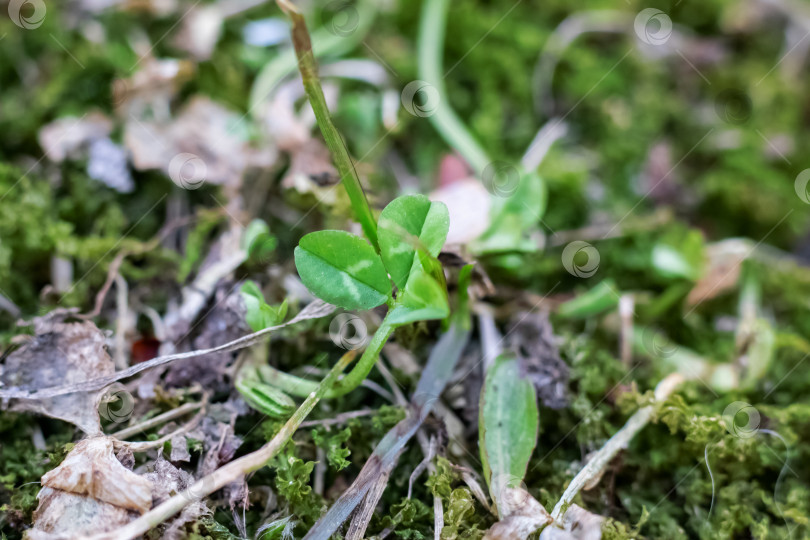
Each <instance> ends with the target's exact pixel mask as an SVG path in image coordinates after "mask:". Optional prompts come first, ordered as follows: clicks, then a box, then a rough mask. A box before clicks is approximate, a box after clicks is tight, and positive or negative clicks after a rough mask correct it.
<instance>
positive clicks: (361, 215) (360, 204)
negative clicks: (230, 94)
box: [277, 0, 380, 253]
mask: <svg viewBox="0 0 810 540" xmlns="http://www.w3.org/2000/svg"><path fill="white" fill-rule="evenodd" d="M277 3H278V5H279V7H280V8H281V9H282V10H283V11H284V12H285V13H287V15H289V17H290V20H291V21H292V41H293V46H294V47H295V54H296V56H297V57H298V70H299V71H300V72H301V79H302V80H303V82H304V90H305V91H306V93H307V98H308V99H309V103H310V105H311V106H312V110H313V112H314V113H315V118H316V120H317V121H318V126H319V127H320V128H321V133H322V134H323V138H324V140H325V141H326V146H328V147H329V153H330V154H332V159H333V160H334V161H335V165H337V168H338V172H339V173H340V178H341V181H342V182H343V187H344V188H345V189H346V193H348V195H349V200H350V201H351V203H352V208H353V209H354V213H355V217H356V218H357V220H358V221H359V222H360V225H361V226H362V227H363V232H364V233H365V234H366V237H368V239H369V241H370V242H371V245H372V246H374V249H375V250H376V251H377V252H378V253H379V251H380V246H379V243H378V242H377V222H376V220H375V219H374V214H372V212H371V207H370V206H369V205H368V200H367V199H366V194H365V192H364V191H363V186H362V185H361V184H360V179H359V178H358V177H357V171H356V170H355V169H354V163H352V158H351V157H350V156H349V151H348V149H347V148H346V143H345V142H344V141H343V138H342V137H341V136H340V133H339V132H338V130H337V128H336V127H335V124H333V123H332V117H331V116H330V114H329V108H328V107H327V105H326V99H325V98H324V96H323V89H322V88H321V82H320V79H319V78H318V66H317V64H316V62H315V56H314V54H313V52H312V42H311V41H310V38H309V30H307V24H306V21H304V16H303V15H301V12H300V11H298V8H296V7H295V6H294V5H293V4H292V3H291V2H289V1H288V0H277Z"/></svg>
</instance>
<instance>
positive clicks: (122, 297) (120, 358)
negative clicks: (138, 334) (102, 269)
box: [113, 274, 129, 369]
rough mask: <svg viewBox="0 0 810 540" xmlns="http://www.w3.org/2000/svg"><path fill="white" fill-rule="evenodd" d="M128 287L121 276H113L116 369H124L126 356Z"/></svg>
mask: <svg viewBox="0 0 810 540" xmlns="http://www.w3.org/2000/svg"><path fill="white" fill-rule="evenodd" d="M128 297H129V287H128V286H127V280H125V279H124V277H123V276H122V275H121V274H116V276H115V303H116V311H117V312H118V313H117V317H116V320H115V358H114V359H113V362H114V364H115V367H116V369H126V367H127V365H128V362H127V354H126V351H125V349H126V343H127V341H126V331H127V326H128V324H127V318H128V317H129V301H128Z"/></svg>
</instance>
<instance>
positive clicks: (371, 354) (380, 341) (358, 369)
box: [259, 319, 396, 398]
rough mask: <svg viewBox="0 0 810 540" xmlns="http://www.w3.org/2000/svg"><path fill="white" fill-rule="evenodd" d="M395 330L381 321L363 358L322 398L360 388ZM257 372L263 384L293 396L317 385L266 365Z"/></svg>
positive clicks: (311, 389) (336, 395) (310, 389)
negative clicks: (270, 385)
mask: <svg viewBox="0 0 810 540" xmlns="http://www.w3.org/2000/svg"><path fill="white" fill-rule="evenodd" d="M395 329H396V327H395V326H394V325H391V324H389V323H387V322H386V321H385V320H384V319H383V322H382V324H381V325H380V327H379V328H377V331H376V332H374V336H373V337H372V338H371V341H370V342H369V344H368V345H367V346H366V350H365V351H363V356H361V357H360V360H359V361H358V362H357V365H355V366H354V368H352V370H351V371H350V372H349V373H348V374H347V375H346V376H345V377H344V378H343V379H341V380H339V381H338V382H337V383H335V385H334V386H332V387H331V388H330V389H329V390H328V391H327V392H326V394H325V395H324V397H325V398H335V397H340V396H342V395H345V394H348V393H349V392H351V391H352V390H354V389H355V388H357V387H358V386H360V385H361V384H362V383H363V381H364V380H365V379H366V377H367V376H368V374H369V373H370V372H371V368H372V367H374V364H375V363H376V362H377V358H379V356H380V351H382V348H383V346H384V345H385V344H386V342H387V341H388V338H389V337H391V334H393V333H394V330H395ZM259 371H260V373H261V377H262V380H263V381H264V382H266V383H268V384H272V385H273V386H276V387H278V388H280V389H281V390H284V391H285V392H286V393H288V394H290V395H293V396H298V397H303V396H306V395H308V394H309V393H310V392H312V391H313V389H314V388H316V387H317V384H318V383H316V382H314V381H309V380H307V379H303V378H301V377H296V376H295V375H290V374H289V373H284V372H283V371H279V370H277V369H275V368H273V367H271V366H267V365H265V366H261V367H260V368H259Z"/></svg>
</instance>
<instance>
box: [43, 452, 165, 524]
mask: <svg viewBox="0 0 810 540" xmlns="http://www.w3.org/2000/svg"><path fill="white" fill-rule="evenodd" d="M42 485H43V486H44V487H49V488H52V489H58V490H61V491H67V492H69V493H74V494H76V495H88V496H90V497H92V498H94V499H98V500H100V501H104V502H107V503H110V504H113V505H115V506H118V507H121V508H126V509H128V510H134V511H137V512H141V513H143V512H146V511H147V510H149V508H150V507H151V506H152V483H151V482H150V481H149V480H147V479H146V478H144V477H142V476H138V475H137V474H135V473H134V472H132V471H130V470H129V469H127V468H126V467H124V466H123V465H121V463H120V462H119V461H118V459H117V458H116V457H115V455H114V454H113V439H112V437H106V436H100V437H91V438H89V439H84V440H82V441H79V442H78V443H77V444H76V446H75V447H74V448H73V450H71V451H70V453H69V454H68V455H67V457H66V458H65V460H64V461H63V462H62V463H61V464H60V465H59V466H58V467H57V468H55V469H53V470H52V471H50V472H48V473H46V474H45V476H43V477H42Z"/></svg>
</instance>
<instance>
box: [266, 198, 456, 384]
mask: <svg viewBox="0 0 810 540" xmlns="http://www.w3.org/2000/svg"><path fill="white" fill-rule="evenodd" d="M377 225H378V234H379V236H378V238H379V246H380V252H379V253H377V252H376V251H375V250H374V248H373V247H372V246H371V245H370V244H369V243H368V242H366V241H365V240H364V239H362V238H360V237H359V236H355V235H353V234H351V233H348V232H345V231H317V232H314V233H310V234H307V235H306V236H304V237H303V238H301V241H300V242H299V243H298V247H297V248H295V266H296V268H297V269H298V274H299V275H300V276H301V280H302V281H303V282H304V285H306V287H307V289H309V291H310V292H311V293H312V294H314V295H315V296H317V297H318V298H320V299H321V300H324V301H326V302H329V303H331V304H335V305H336V306H339V307H342V308H344V309H350V310H357V309H372V308H375V307H377V306H381V305H383V304H387V305H388V306H389V310H388V314H387V315H386V317H385V318H384V319H383V321H382V324H381V325H380V327H379V328H378V329H377V331H376V332H375V333H374V336H373V337H372V338H371V340H370V342H369V344H368V346H367V347H366V349H365V351H364V352H363V356H362V357H361V358H360V360H359V361H358V363H357V365H356V366H355V368H354V369H353V370H352V371H351V372H350V373H348V374H347V375H346V376H345V377H344V378H343V379H342V380H341V381H339V382H338V383H337V384H336V385H335V387H334V388H333V390H332V391H330V392H329V394H328V395H329V396H332V397H334V396H339V395H343V394H345V393H347V392H349V391H351V390H352V389H354V388H355V387H356V386H358V385H359V384H360V383H361V382H363V380H364V379H365V378H366V376H367V375H368V373H369V371H371V368H372V367H373V365H374V362H375V361H376V360H377V357H378V356H379V353H380V350H382V347H383V345H385V343H386V341H388V338H389V337H390V336H391V334H392V333H393V332H394V330H395V329H396V328H398V327H400V326H402V325H405V324H409V323H412V322H416V321H423V320H431V319H444V318H446V317H448V316H449V314H450V307H449V305H448V298H447V287H446V284H445V282H444V273H443V272H442V268H441V264H440V263H439V261H438V259H437V258H436V257H437V256H438V254H439V251H441V248H442V246H443V245H444V241H445V239H446V238H447V231H448V229H449V227H450V217H449V214H448V211H447V207H446V206H445V205H444V204H443V203H440V202H433V201H431V200H430V199H428V198H427V197H425V196H424V195H405V196H402V197H399V198H397V199H395V200H394V201H392V202H391V203H390V204H389V205H388V206H386V207H385V209H383V211H382V213H381V214H380V219H379V223H378V224H377ZM261 373H262V377H263V378H264V380H265V382H267V383H268V384H273V385H274V386H277V387H279V388H283V389H284V390H285V391H287V392H289V393H291V394H294V395H299V396H305V395H307V394H308V393H309V392H310V391H311V389H312V387H313V385H314V383H313V382H311V381H306V380H304V379H300V378H298V377H294V376H292V375H288V374H286V373H281V372H278V371H276V370H274V369H273V368H271V367H270V366H262V368H261Z"/></svg>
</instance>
